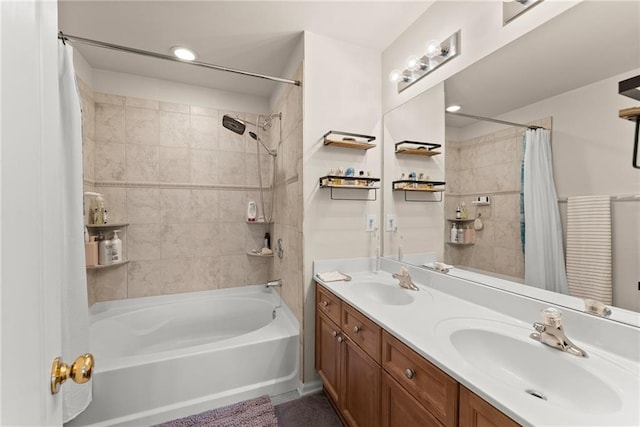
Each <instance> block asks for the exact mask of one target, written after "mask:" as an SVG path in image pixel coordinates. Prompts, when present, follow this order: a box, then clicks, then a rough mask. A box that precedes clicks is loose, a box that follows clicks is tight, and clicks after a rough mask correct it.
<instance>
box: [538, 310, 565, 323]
mask: <svg viewBox="0 0 640 427" xmlns="http://www.w3.org/2000/svg"><path fill="white" fill-rule="evenodd" d="M540 317H541V318H542V321H543V322H544V324H545V325H548V326H552V327H554V328H559V327H560V326H562V312H561V311H560V310H558V309H557V308H554V307H548V308H545V309H543V310H540Z"/></svg>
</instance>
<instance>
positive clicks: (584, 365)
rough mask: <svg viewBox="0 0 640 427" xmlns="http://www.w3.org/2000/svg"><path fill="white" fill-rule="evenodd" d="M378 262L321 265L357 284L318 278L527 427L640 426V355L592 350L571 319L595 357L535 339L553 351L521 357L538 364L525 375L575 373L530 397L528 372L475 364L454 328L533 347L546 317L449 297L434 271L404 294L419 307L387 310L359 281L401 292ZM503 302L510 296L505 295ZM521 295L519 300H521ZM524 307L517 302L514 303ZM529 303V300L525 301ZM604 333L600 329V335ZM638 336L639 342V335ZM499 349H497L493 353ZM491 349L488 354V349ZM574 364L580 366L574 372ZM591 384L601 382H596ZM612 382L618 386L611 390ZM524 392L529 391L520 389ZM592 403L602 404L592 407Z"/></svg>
mask: <svg viewBox="0 0 640 427" xmlns="http://www.w3.org/2000/svg"><path fill="white" fill-rule="evenodd" d="M370 264H371V262H370V261H367V262H355V263H353V264H345V263H344V262H343V261H337V262H335V261H334V262H329V263H325V264H323V263H322V262H320V263H318V262H316V266H315V273H317V272H324V271H333V269H334V268H335V269H340V271H342V272H345V273H347V274H349V275H350V276H351V277H352V281H350V282H331V283H324V282H322V281H321V280H320V279H318V278H316V280H317V281H318V282H320V283H322V284H323V285H324V286H325V287H326V288H327V289H329V290H331V291H332V292H333V293H335V294H336V295H337V296H339V297H340V298H342V299H343V300H344V301H346V302H347V303H349V304H351V305H352V306H354V307H355V308H357V309H358V310H360V311H361V312H362V313H364V314H365V315H367V316H368V317H369V318H370V319H372V320H373V321H375V322H376V323H377V324H378V325H380V326H381V327H383V328H384V329H386V330H387V331H388V332H390V333H391V334H393V335H394V336H395V337H397V338H398V339H400V340H401V341H402V342H404V343H405V344H407V345H408V346H409V347H411V348H412V349H413V350H415V351H416V352H418V353H419V354H421V355H422V356H424V357H425V358H426V359H427V360H429V361H430V362H432V363H433V364H435V365H436V366H438V367H439V368H440V369H442V370H443V371H445V372H446V373H448V374H449V375H450V376H452V377H453V378H454V379H456V380H457V381H458V382H459V383H461V384H462V385H464V386H465V387H467V388H469V389H470V390H472V391H473V392H474V393H476V394H478V395H479V396H481V397H482V398H484V399H485V400H487V401H488V402H489V403H491V404H492V405H494V406H495V407H496V408H498V409H500V410H501V411H502V412H504V413H505V414H507V415H508V416H510V417H511V418H513V419H514V420H515V421H517V422H519V423H520V424H523V425H536V426H542V425H555V426H557V425H563V426H588V425H599V426H622V425H634V426H637V425H640V408H639V402H640V370H639V366H638V365H639V362H638V360H637V358H636V357H632V358H629V357H628V354H625V355H620V354H614V353H613V352H609V351H607V350H605V349H603V348H602V347H601V346H596V345H590V343H589V342H585V341H581V340H577V339H575V338H573V337H572V336H571V328H572V326H571V325H569V323H568V322H569V320H567V319H565V331H566V333H567V336H568V337H569V338H570V339H571V340H572V341H573V342H574V343H575V344H576V345H577V346H578V347H580V348H582V349H584V350H585V351H586V352H587V353H588V355H589V357H588V358H578V357H577V356H573V355H570V354H568V353H564V352H562V351H559V350H556V349H553V348H550V347H548V346H544V345H543V344H541V343H536V342H535V341H533V340H531V341H532V342H533V343H534V344H535V345H540V346H541V347H543V348H542V351H546V352H545V353H538V354H539V355H540V354H543V355H544V359H545V361H541V360H538V356H535V355H524V356H523V355H522V354H518V355H517V356H518V358H520V359H526V358H530V359H531V360H520V362H521V363H522V365H521V367H522V368H523V369H524V370H525V372H528V371H529V369H528V367H531V368H532V369H531V374H532V375H533V374H535V371H536V369H537V370H540V369H544V366H542V367H541V366H540V364H541V363H548V361H549V360H551V361H552V362H551V363H553V361H556V360H557V361H558V363H563V364H562V365H561V366H565V365H566V366H570V367H571V368H572V369H568V370H566V371H562V372H561V373H560V374H559V376H563V375H566V378H558V381H557V383H560V384H561V385H562V387H560V389H561V391H562V392H558V387H557V383H556V386H555V387H556V388H555V389H554V390H553V391H547V390H541V391H542V392H545V393H546V394H547V397H548V400H541V399H538V398H536V397H533V396H531V395H530V394H527V393H526V392H525V389H527V388H528V385H527V379H526V375H525V376H524V377H521V376H519V375H518V373H517V372H515V373H509V375H512V376H513V381H511V382H510V383H506V382H505V381H503V380H502V378H498V377H496V376H493V375H491V373H488V372H485V371H484V370H482V369H479V368H478V366H474V363H473V362H474V359H473V358H474V357H475V356H474V355H469V354H465V355H464V356H462V355H461V354H460V352H459V351H458V350H456V348H455V347H454V346H453V345H452V343H451V340H450V335H449V334H450V332H451V330H452V328H453V329H455V328H460V327H462V328H467V327H468V328H471V329H473V328H476V327H478V325H480V326H479V327H481V328H483V329H489V330H495V331H497V332H499V333H500V332H502V331H505V332H508V333H510V334H512V335H513V336H518V337H519V336H522V337H523V338H521V339H522V340H524V341H525V342H527V343H528V341H526V340H530V338H529V337H528V335H529V333H530V332H533V331H534V330H533V327H532V325H531V324H532V323H533V322H535V321H539V319H538V318H532V319H531V321H530V322H525V321H522V320H519V319H517V318H516V317H513V316H509V315H507V314H504V313H502V312H500V311H496V310H492V309H489V308H486V307H485V306H484V305H483V304H478V303H473V302H470V301H469V300H467V299H462V298H459V297H457V296H454V295H451V294H448V293H446V292H442V291H440V290H437V289H435V288H434V287H432V286H427V284H426V283H425V282H429V275H428V274H423V273H422V272H416V271H415V270H411V269H410V271H412V273H411V274H412V276H414V273H415V276H416V277H419V278H420V279H422V280H423V282H422V283H421V282H420V280H419V279H417V278H416V277H414V283H415V284H416V285H417V286H418V287H419V288H420V290H419V291H411V290H404V289H402V291H403V292H407V293H409V294H410V295H411V297H413V302H411V303H409V304H406V305H387V304H383V303H380V302H376V301H375V300H373V299H371V298H367V297H366V296H363V293H362V292H361V291H358V289H357V286H355V287H354V284H357V283H365V282H367V283H368V282H376V283H382V284H385V285H389V286H393V287H398V285H397V280H395V279H393V278H392V276H391V273H389V272H385V271H379V272H372V271H369V270H370V269H368V268H366V267H367V266H370ZM363 267H364V268H363ZM358 268H360V269H361V270H360V271H358ZM430 274H436V273H430ZM500 297H501V298H504V295H501V296H500ZM513 298H518V297H517V296H515V295H514V296H513ZM518 303H519V302H518V301H517V300H515V299H514V304H518ZM525 303H528V302H527V301H525ZM512 308H513V307H512ZM574 317H575V316H574ZM574 317H570V320H571V321H575V320H574ZM597 332H599V329H598V330H596V333H597ZM633 333H634V331H631V334H633ZM625 334H626V335H624V336H625V337H628V336H629V330H626V331H625ZM637 335H638V341H636V342H635V343H629V345H638V343H640V330H638V333H637ZM631 336H634V337H635V335H631ZM595 342H599V340H598V339H596V340H595ZM493 350H494V349H490V351H493ZM536 350H537V349H536ZM483 351H485V352H486V349H483ZM490 351H489V353H490ZM501 351H502V350H501V349H500V348H495V352H496V353H495V354H496V355H499V354H500V352H501ZM490 354H491V353H490ZM631 354H632V355H635V354H636V352H635V351H631ZM501 356H502V357H511V355H506V356H505V355H504V354H501ZM513 357H515V355H514V356H513ZM556 358H557V359H556ZM567 358H569V359H567ZM563 359H566V360H563ZM576 359H579V360H576ZM470 360H471V362H470ZM564 362H569V363H570V364H566V363H564ZM574 366H575V367H576V369H573V367H574ZM519 367H520V366H519ZM534 368H535V369H534ZM505 369H508V367H507V368H505ZM582 370H585V371H586V372H585V373H588V374H589V376H590V378H593V376H595V377H597V378H598V380H601V381H602V382H601V383H600V384H602V385H603V387H602V389H601V390H586V391H585V388H584V387H585V384H584V383H583V376H582V375H580V374H579V373H580V372H584V371H582ZM520 372H522V371H520ZM528 373H529V372H528ZM520 384H521V385H522V387H520ZM589 384H593V382H591V383H589ZM607 385H608V386H609V387H612V388H607ZM520 388H521V390H519V389H520ZM596 388H599V387H596ZM574 390H575V392H574ZM610 390H615V392H612V393H609V392H608V391H610ZM519 391H521V392H519ZM579 391H580V392H581V393H583V394H584V393H585V392H586V393H587V395H588V396H587V397H586V398H585V399H582V398H580V399H576V398H575V397H574V396H575V393H577V392H579ZM554 393H555V394H554ZM590 398H593V399H596V400H594V401H592V402H590V401H589V399H590Z"/></svg>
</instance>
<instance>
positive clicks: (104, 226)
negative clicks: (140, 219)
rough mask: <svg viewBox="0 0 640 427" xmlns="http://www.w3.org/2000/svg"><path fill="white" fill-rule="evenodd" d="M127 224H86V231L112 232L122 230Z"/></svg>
mask: <svg viewBox="0 0 640 427" xmlns="http://www.w3.org/2000/svg"><path fill="white" fill-rule="evenodd" d="M128 225H129V224H125V223H113V224H87V229H88V230H114V229H116V228H124V227H126V226H128Z"/></svg>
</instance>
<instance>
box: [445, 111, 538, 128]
mask: <svg viewBox="0 0 640 427" xmlns="http://www.w3.org/2000/svg"><path fill="white" fill-rule="evenodd" d="M445 113H447V114H452V115H454V116H461V117H467V118H469V119H476V120H482V121H485V122H493V123H500V124H501V125H509V126H516V127H519V128H527V129H545V128H544V127H542V126H532V125H523V124H522V123H514V122H507V121H504V120H498V119H492V118H489V117H482V116H475V115H473V114H465V113H455V112H451V111H445Z"/></svg>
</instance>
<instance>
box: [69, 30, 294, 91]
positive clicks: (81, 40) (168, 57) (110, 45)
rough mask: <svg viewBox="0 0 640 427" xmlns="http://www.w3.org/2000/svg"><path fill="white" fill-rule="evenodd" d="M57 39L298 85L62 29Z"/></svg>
mask: <svg viewBox="0 0 640 427" xmlns="http://www.w3.org/2000/svg"><path fill="white" fill-rule="evenodd" d="M58 39H60V40H62V42H63V43H66V42H67V41H71V42H76V43H81V44H86V45H89V46H95V47H102V48H105V49H112V50H119V51H122V52H128V53H134V54H136V55H143V56H149V57H151V58H156V59H165V60H167V61H174V62H180V63H183V64H189V65H195V66H198V67H203V68H209V69H212V70H218V71H226V72H228V73H235V74H241V75H243V76H249V77H257V78H260V79H265V80H271V81H274V82H278V83H287V84H291V85H296V86H300V80H289V79H283V78H281V77H273V76H268V75H266V74H259V73H252V72H250V71H244V70H238V69H235V68H229V67H223V66H221V65H215V64H208V63H206V62H200V61H186V60H183V59H179V58H176V57H174V56H171V55H166V54H164V53H157V52H151V51H148V50H142V49H137V48H135V47H128V46H121V45H117V44H113V43H106V42H101V41H98V40H91V39H86V38H84V37H78V36H72V35H71V34H65V33H63V32H62V31H59V32H58Z"/></svg>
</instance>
